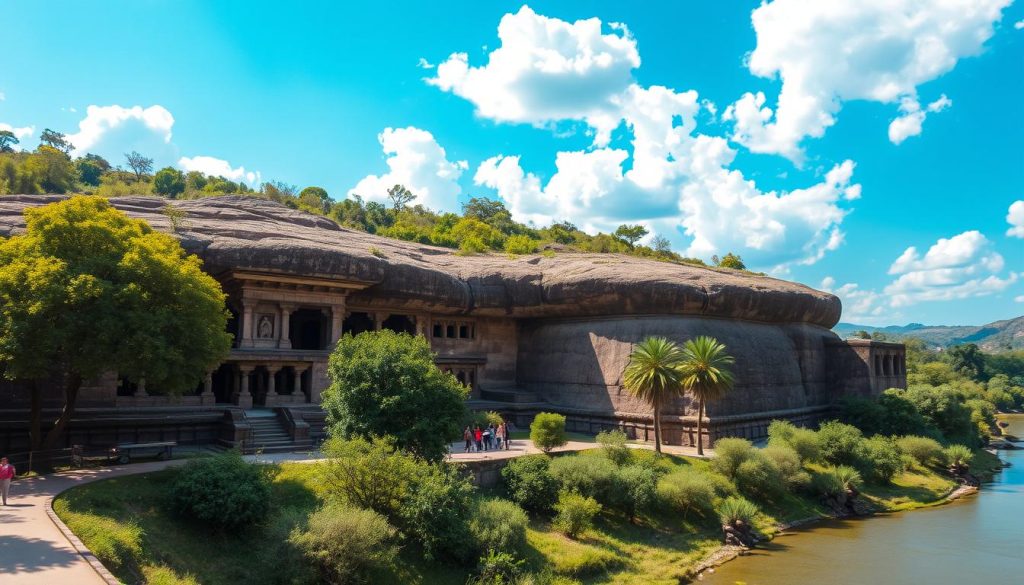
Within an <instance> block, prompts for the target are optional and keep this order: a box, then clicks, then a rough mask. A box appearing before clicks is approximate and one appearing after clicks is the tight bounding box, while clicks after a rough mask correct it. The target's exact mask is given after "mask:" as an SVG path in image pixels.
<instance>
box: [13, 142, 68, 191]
mask: <svg viewBox="0 0 1024 585" xmlns="http://www.w3.org/2000/svg"><path fill="white" fill-rule="evenodd" d="M21 174H23V175H26V176H29V177H31V178H32V179H31V180H32V182H34V183H36V184H38V185H39V187H40V188H41V189H42V190H43V191H44V192H45V193H67V192H68V191H71V190H73V189H74V187H75V177H76V176H77V175H78V172H77V170H76V169H75V165H74V164H73V163H72V162H71V159H69V158H68V157H67V155H66V154H64V153H63V152H61V151H60V150H58V149H56V148H53V147H50V146H46V145H42V146H40V147H39V148H37V149H36V152H34V153H32V154H30V155H29V156H28V158H27V159H26V160H25V164H24V165H23V166H22V173H21Z"/></svg>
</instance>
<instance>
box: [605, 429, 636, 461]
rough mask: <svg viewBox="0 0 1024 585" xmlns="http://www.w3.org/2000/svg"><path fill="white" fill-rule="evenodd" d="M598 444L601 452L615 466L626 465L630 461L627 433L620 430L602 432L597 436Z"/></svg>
mask: <svg viewBox="0 0 1024 585" xmlns="http://www.w3.org/2000/svg"><path fill="white" fill-rule="evenodd" d="M597 444H598V445H601V452H602V453H604V456H605V457H607V458H608V459H610V460H611V461H612V462H613V463H615V465H625V464H626V462H628V461H629V447H627V446H626V433H624V432H622V431H621V430H619V429H613V430H610V431H601V432H600V433H598V434H597Z"/></svg>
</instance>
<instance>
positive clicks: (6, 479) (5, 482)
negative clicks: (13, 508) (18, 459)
mask: <svg viewBox="0 0 1024 585" xmlns="http://www.w3.org/2000/svg"><path fill="white" fill-rule="evenodd" d="M14 473H15V470H14V466H13V465H11V464H10V463H8V462H7V458H6V457H0V495H2V496H3V502H4V505H5V506H6V505H7V494H8V493H10V491H11V480H12V479H14Z"/></svg>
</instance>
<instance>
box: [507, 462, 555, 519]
mask: <svg viewBox="0 0 1024 585" xmlns="http://www.w3.org/2000/svg"><path fill="white" fill-rule="evenodd" d="M550 464H551V460H550V459H549V458H548V457H547V456H546V455H528V456H526V457H517V458H515V459H513V460H511V461H509V462H508V464H507V465H505V468H504V469H502V470H501V477H502V478H503V479H504V480H505V487H506V488H507V489H508V493H509V496H510V497H511V498H512V501H514V502H515V503H517V504H519V505H520V506H522V507H523V508H526V509H527V510H529V511H531V512H534V513H537V514H547V513H549V512H551V510H552V508H553V507H554V505H555V502H556V501H557V500H558V480H557V479H555V478H554V476H552V475H551V473H550V471H549V467H550Z"/></svg>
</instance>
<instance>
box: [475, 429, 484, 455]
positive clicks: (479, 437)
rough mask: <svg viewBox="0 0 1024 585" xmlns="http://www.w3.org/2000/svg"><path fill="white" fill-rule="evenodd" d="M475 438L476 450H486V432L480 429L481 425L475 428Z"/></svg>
mask: <svg viewBox="0 0 1024 585" xmlns="http://www.w3.org/2000/svg"><path fill="white" fill-rule="evenodd" d="M473 440H474V442H475V443H476V450H477V452H480V451H483V450H484V432H483V431H481V430H480V426H479V425H477V427H476V428H475V429H473Z"/></svg>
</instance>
